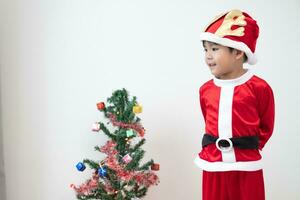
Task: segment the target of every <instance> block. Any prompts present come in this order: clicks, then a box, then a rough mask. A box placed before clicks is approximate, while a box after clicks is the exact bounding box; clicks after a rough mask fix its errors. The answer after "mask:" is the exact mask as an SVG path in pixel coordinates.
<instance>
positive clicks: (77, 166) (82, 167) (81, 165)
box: [76, 162, 86, 172]
mask: <svg viewBox="0 0 300 200" xmlns="http://www.w3.org/2000/svg"><path fill="white" fill-rule="evenodd" d="M76 168H77V170H78V171H81V172H82V171H84V170H85V168H86V167H85V165H84V164H83V163H82V162H79V163H77V165H76Z"/></svg>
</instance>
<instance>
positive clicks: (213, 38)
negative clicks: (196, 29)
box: [200, 32, 257, 65]
mask: <svg viewBox="0 0 300 200" xmlns="http://www.w3.org/2000/svg"><path fill="white" fill-rule="evenodd" d="M200 39H201V40H206V41H210V42H214V43H217V44H220V45H223V46H227V47H232V48H235V49H238V50H241V51H243V52H245V54H246V55H247V63H248V64H250V65H254V64H255V63H256V62H257V57H256V55H255V54H254V53H252V51H251V49H250V48H249V47H248V46H247V45H246V44H245V43H243V42H237V41H234V40H231V39H228V38H222V37H219V36H217V35H215V34H213V33H209V32H202V33H200Z"/></svg>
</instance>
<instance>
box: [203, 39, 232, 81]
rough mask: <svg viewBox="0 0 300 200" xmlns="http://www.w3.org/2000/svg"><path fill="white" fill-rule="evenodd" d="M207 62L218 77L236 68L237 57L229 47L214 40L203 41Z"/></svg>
mask: <svg viewBox="0 0 300 200" xmlns="http://www.w3.org/2000/svg"><path fill="white" fill-rule="evenodd" d="M203 47H204V51H205V62H206V64H207V65H208V67H209V69H210V70H211V73H212V74H213V75H214V76H216V77H221V76H222V75H224V74H227V73H230V72H232V71H233V70H234V69H235V66H236V63H235V62H236V58H235V56H234V54H233V53H232V52H230V50H229V48H228V47H226V46H222V45H219V44H216V43H213V42H209V41H203Z"/></svg>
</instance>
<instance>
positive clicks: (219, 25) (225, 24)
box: [200, 9, 259, 65]
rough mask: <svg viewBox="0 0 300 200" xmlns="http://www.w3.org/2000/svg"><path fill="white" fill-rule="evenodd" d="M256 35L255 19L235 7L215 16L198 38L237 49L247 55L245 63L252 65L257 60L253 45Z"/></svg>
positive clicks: (257, 29)
mask: <svg viewBox="0 0 300 200" xmlns="http://www.w3.org/2000/svg"><path fill="white" fill-rule="evenodd" d="M258 35H259V27H258V25H257V23H256V21H255V20H254V19H253V18H252V17H251V16H250V15H248V14H247V13H245V12H242V11H240V10H237V9H235V10H231V11H227V12H226V13H222V14H220V15H218V16H216V17H215V19H214V20H213V21H212V22H211V23H209V24H208V25H207V26H206V27H205V29H204V32H202V33H201V34H200V39H201V40H206V41H210V42H214V43H217V44H221V45H223V46H228V47H232V48H235V49H239V50H241V51H243V52H245V54H246V55H247V58H248V59H247V63H249V64H251V65H254V64H255V63H256V62H257V58H256V55H255V47H256V40H257V38H258Z"/></svg>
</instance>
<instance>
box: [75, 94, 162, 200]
mask: <svg viewBox="0 0 300 200" xmlns="http://www.w3.org/2000/svg"><path fill="white" fill-rule="evenodd" d="M107 104H108V105H107V106H106V104H105V103H104V102H100V103H97V109H98V110H99V111H100V112H102V113H103V114H104V115H103V116H104V119H105V120H106V124H105V123H104V122H96V123H94V124H93V127H92V131H95V132H100V133H104V134H105V135H107V136H108V138H109V140H108V141H107V142H106V144H105V145H103V146H101V147H99V146H96V147H95V150H96V151H99V152H101V153H104V154H105V158H104V159H103V160H101V161H93V160H91V159H84V160H83V161H82V162H79V163H78V164H77V165H76V168H77V170H79V171H84V170H85V169H86V165H88V166H89V167H90V168H91V169H92V175H91V178H90V179H88V180H86V181H85V182H84V183H82V184H81V185H79V186H75V185H74V184H71V187H72V188H73V189H74V190H75V192H76V197H77V199H101V200H138V199H140V198H142V197H144V196H145V195H146V193H147V191H148V188H149V187H150V186H152V185H157V184H158V183H159V178H158V176H157V175H156V173H155V172H154V171H157V170H159V164H157V163H154V161H153V159H151V160H150V161H148V162H146V163H144V164H143V165H140V162H141V160H142V158H143V157H144V154H145V151H144V150H143V149H142V148H141V146H142V145H143V144H145V141H146V140H145V138H144V134H145V129H144V127H143V126H142V124H141V119H140V118H139V117H137V114H138V113H141V112H142V106H141V105H140V104H138V102H137V98H136V97H135V96H133V97H132V98H131V99H130V98H129V94H128V92H127V90H126V89H124V88H123V89H121V90H116V91H114V92H113V94H112V96H111V97H109V98H107ZM109 124H110V125H109ZM108 125H109V126H110V127H107V126H108Z"/></svg>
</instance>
